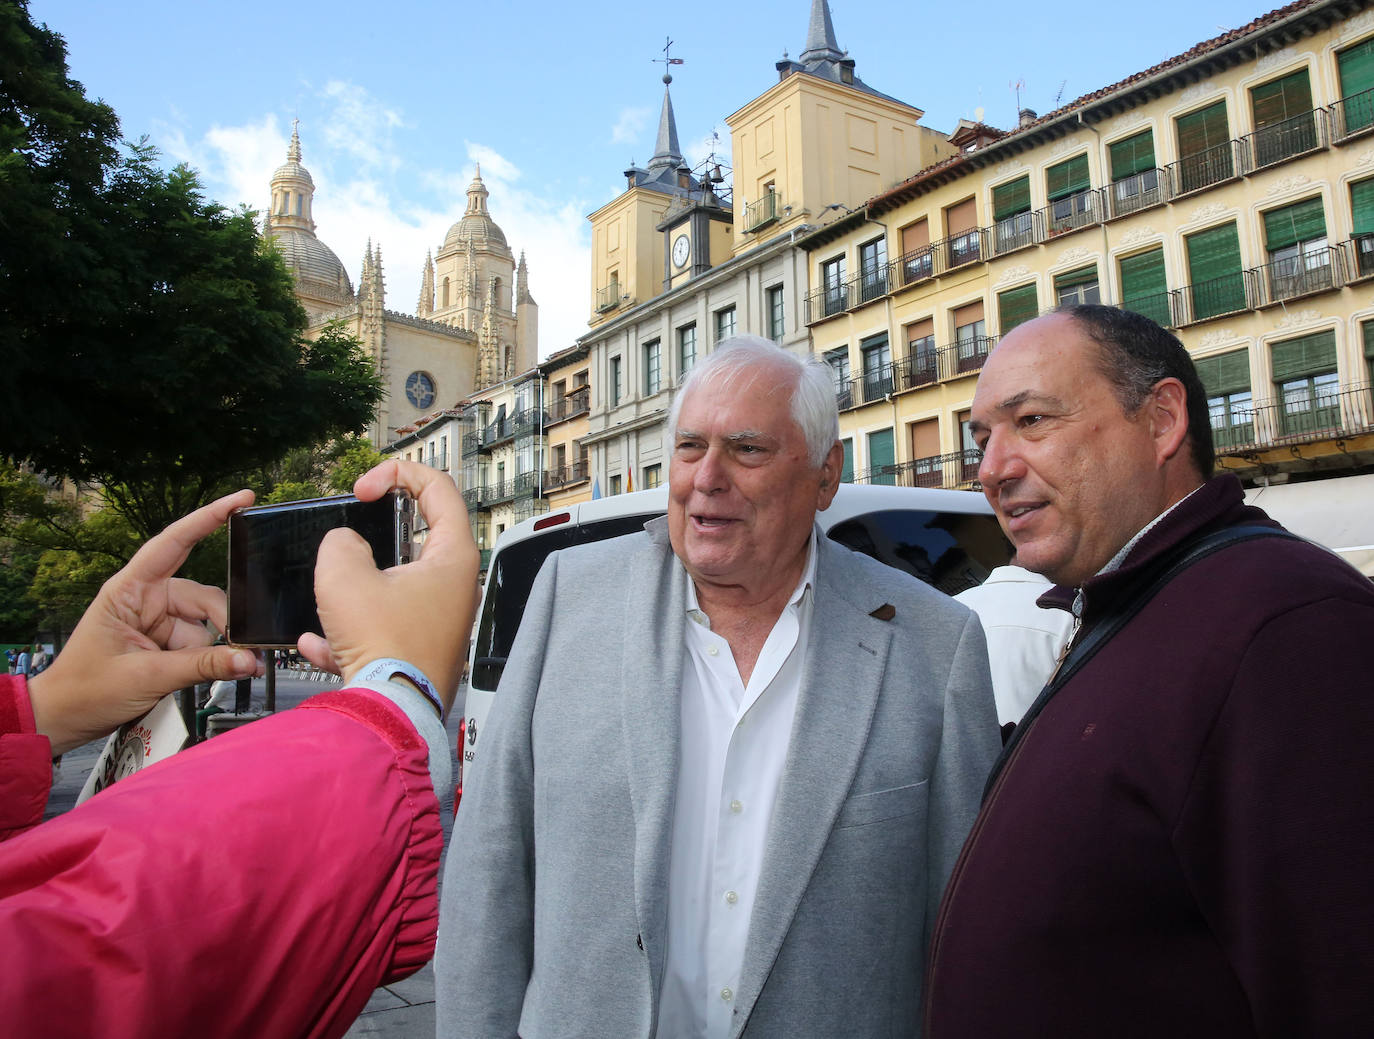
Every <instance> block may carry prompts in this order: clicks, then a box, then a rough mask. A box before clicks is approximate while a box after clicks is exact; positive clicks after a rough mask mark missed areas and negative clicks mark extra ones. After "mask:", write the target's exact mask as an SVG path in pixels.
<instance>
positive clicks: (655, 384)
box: [644, 339, 663, 397]
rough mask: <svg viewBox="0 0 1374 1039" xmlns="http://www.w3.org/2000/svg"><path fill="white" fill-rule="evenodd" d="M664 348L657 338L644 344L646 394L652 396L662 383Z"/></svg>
mask: <svg viewBox="0 0 1374 1039" xmlns="http://www.w3.org/2000/svg"><path fill="white" fill-rule="evenodd" d="M662 371H663V350H662V349H661V347H660V344H659V341H658V340H657V339H650V340H649V341H648V342H647V343H645V344H644V396H646V397H652V396H653V395H654V394H655V393H657V392H658V391H659V389H660V387H661V385H662Z"/></svg>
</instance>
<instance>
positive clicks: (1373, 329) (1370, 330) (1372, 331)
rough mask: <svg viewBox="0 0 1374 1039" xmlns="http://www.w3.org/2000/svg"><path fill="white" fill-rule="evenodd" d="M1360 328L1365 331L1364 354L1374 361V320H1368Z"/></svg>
mask: <svg viewBox="0 0 1374 1039" xmlns="http://www.w3.org/2000/svg"><path fill="white" fill-rule="evenodd" d="M1360 328H1361V329H1362V330H1363V331H1364V355H1365V356H1366V357H1368V358H1369V359H1370V360H1371V361H1374V321H1366V322H1365V323H1364V324H1363V325H1361V326H1360Z"/></svg>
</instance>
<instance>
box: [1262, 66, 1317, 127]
mask: <svg viewBox="0 0 1374 1039" xmlns="http://www.w3.org/2000/svg"><path fill="white" fill-rule="evenodd" d="M1250 99H1251V102H1252V103H1253V105H1254V109H1255V128H1256V129H1261V128H1263V127H1266V126H1273V125H1274V124H1275V123H1281V122H1283V121H1284V120H1285V119H1292V118H1293V117H1294V116H1295V115H1302V114H1303V113H1304V112H1310V111H1312V86H1311V84H1310V83H1309V82H1308V80H1307V70H1306V69H1299V70H1298V71H1297V72H1294V73H1293V74H1292V75H1289V76H1284V77H1283V78H1282V79H1276V80H1274V81H1273V82H1272V83H1262V84H1261V85H1260V86H1257V87H1255V89H1254V90H1252V91H1250Z"/></svg>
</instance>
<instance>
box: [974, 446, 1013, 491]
mask: <svg viewBox="0 0 1374 1039" xmlns="http://www.w3.org/2000/svg"><path fill="white" fill-rule="evenodd" d="M1017 464H1018V460H1017V456H1016V453H1015V451H1014V450H1013V448H1012V445H1011V444H1010V442H1009V441H1007V440H1006V439H1005V438H1003V437H1000V436H998V435H997V434H996V433H993V434H990V435H989V436H988V438H987V440H986V441H985V442H984V443H983V457H982V459H981V460H980V461H979V462H978V482H979V483H981V484H982V485H983V489H984V490H988V491H991V490H995V489H996V488H997V487H998V486H999V485H1000V484H1001V483H1002V482H1003V481H1004V480H1007V479H1011V478H1012V477H1014V476H1015V475H1016V468H1017Z"/></svg>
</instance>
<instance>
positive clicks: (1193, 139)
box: [1174, 101, 1236, 192]
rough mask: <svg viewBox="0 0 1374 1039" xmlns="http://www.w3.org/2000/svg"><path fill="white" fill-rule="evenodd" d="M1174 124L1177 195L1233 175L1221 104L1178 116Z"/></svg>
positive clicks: (1233, 159) (1224, 112) (1233, 165)
mask: <svg viewBox="0 0 1374 1039" xmlns="http://www.w3.org/2000/svg"><path fill="white" fill-rule="evenodd" d="M1174 125H1175V127H1176V128H1177V130H1178V155H1179V159H1178V190H1179V191H1180V192H1185V191H1196V190H1197V189H1198V188H1205V187H1207V185H1209V184H1216V183H1218V182H1220V181H1223V180H1230V179H1231V178H1232V177H1233V176H1235V172H1236V164H1235V153H1234V152H1233V150H1232V148H1231V128H1230V125H1229V124H1228V123H1227V121H1226V102H1225V101H1218V102H1217V103H1216V104H1214V105H1209V106H1207V107H1206V108H1203V109H1199V110H1198V111H1196V112H1189V113H1188V114H1187V115H1183V116H1179V117H1178V119H1176V120H1175V121H1174Z"/></svg>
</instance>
